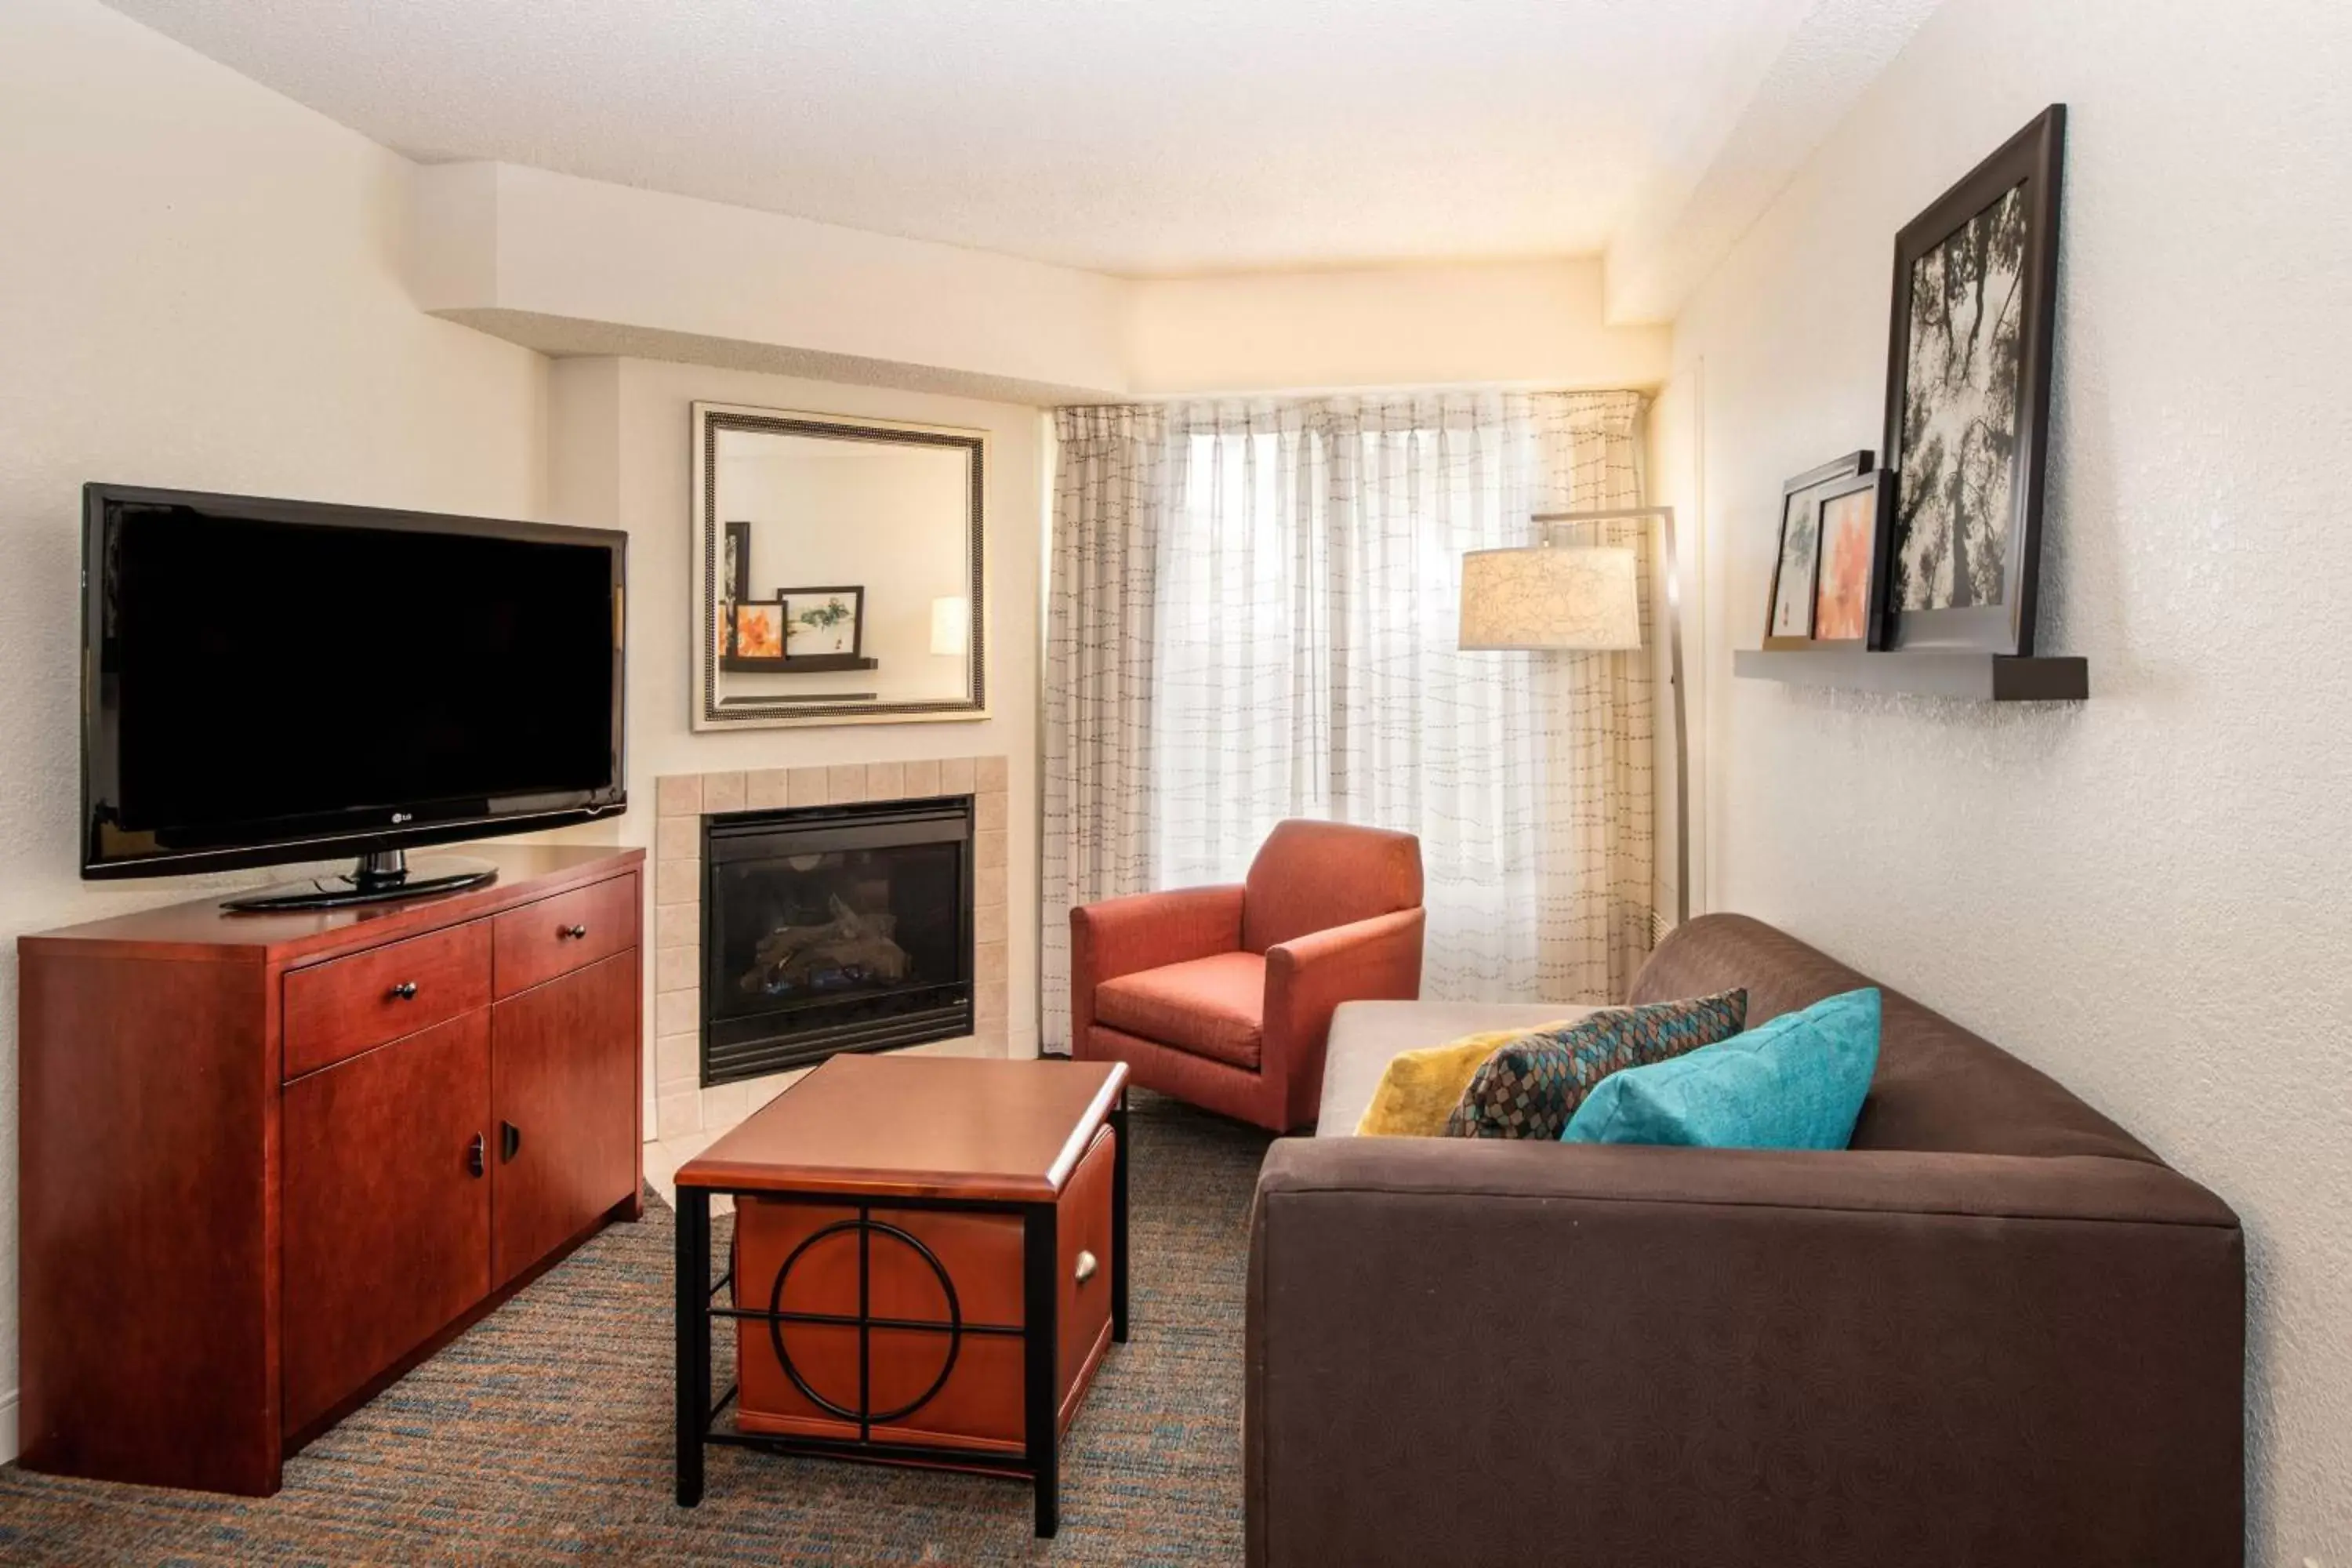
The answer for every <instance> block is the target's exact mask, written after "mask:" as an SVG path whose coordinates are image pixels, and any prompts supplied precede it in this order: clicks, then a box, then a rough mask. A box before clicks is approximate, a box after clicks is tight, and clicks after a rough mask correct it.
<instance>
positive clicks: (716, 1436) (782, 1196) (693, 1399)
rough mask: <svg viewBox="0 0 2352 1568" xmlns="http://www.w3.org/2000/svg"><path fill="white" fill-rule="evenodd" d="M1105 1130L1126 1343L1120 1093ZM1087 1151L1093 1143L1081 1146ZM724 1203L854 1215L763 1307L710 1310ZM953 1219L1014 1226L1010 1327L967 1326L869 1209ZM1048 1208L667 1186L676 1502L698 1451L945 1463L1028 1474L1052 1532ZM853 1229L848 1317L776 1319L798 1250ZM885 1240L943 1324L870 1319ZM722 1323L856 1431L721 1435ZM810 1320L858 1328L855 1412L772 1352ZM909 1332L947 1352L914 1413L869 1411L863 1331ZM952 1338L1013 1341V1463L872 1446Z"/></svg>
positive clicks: (1053, 1229) (691, 1489) (1054, 1252)
mask: <svg viewBox="0 0 2352 1568" xmlns="http://www.w3.org/2000/svg"><path fill="white" fill-rule="evenodd" d="M1107 1120H1108V1124H1109V1127H1110V1129H1111V1135H1112V1138H1113V1140H1114V1142H1113V1147H1112V1151H1111V1194H1110V1337H1111V1341H1112V1342H1113V1343H1115V1344H1125V1343H1126V1342H1127V1096H1126V1095H1125V1094H1124V1093H1122V1094H1121V1095H1120V1096H1119V1097H1118V1100H1116V1101H1114V1102H1113V1103H1112V1106H1111V1110H1110V1113H1109V1116H1108V1119H1107ZM1088 1147H1089V1149H1091V1148H1092V1142H1091V1141H1089V1143H1088ZM719 1194H726V1195H728V1196H730V1197H737V1198H744V1197H749V1198H757V1199H760V1200H762V1201H765V1202H781V1203H794V1204H805V1205H810V1206H812V1207H821V1208H854V1209H856V1211H857V1217H856V1219H855V1220H840V1221H836V1222H835V1223H834V1224H833V1225H830V1226H824V1227H823V1228H822V1229H821V1230H819V1231H818V1232H816V1233H815V1234H814V1235H812V1236H810V1237H806V1238H804V1239H803V1241H802V1242H801V1244H800V1245H799V1246H798V1247H794V1248H793V1252H792V1253H791V1254H790V1255H788V1256H787V1257H786V1258H785V1259H784V1262H783V1265H782V1267H781V1268H778V1270H777V1271H776V1281H775V1284H774V1286H773V1287H772V1289H771V1290H770V1293H769V1305H768V1306H767V1307H766V1308H757V1307H734V1306H720V1305H715V1304H714V1299H715V1298H716V1297H718V1295H719V1292H721V1291H723V1290H725V1289H727V1288H728V1287H729V1286H730V1284H731V1283H733V1281H734V1271H733V1269H732V1268H730V1269H729V1270H728V1271H727V1272H725V1273H723V1274H721V1275H720V1276H719V1279H718V1281H717V1283H715V1284H714V1283H713V1282H712V1280H711V1278H710V1200H711V1198H712V1197H714V1196H716V1195H719ZM910 1210H911V1211H918V1212H920V1211H933V1212H937V1211H940V1210H952V1211H959V1212H962V1213H967V1214H974V1213H976V1214H1010V1215H1019V1216H1020V1219H1021V1236H1022V1258H1021V1262H1022V1283H1021V1299H1022V1311H1021V1318H1022V1322H1021V1326H1020V1327H1019V1328H1013V1327H1009V1326H1000V1325H994V1324H977V1323H966V1322H964V1321H962V1314H961V1308H960V1306H959V1305H958V1302H957V1299H956V1292H955V1284H954V1281H953V1280H952V1279H950V1278H949V1276H948V1274H947V1271H946V1270H945V1268H942V1267H941V1266H940V1262H939V1260H938V1259H937V1258H935V1257H933V1256H932V1255H931V1253H930V1250H929V1248H928V1247H924V1246H923V1244H922V1243H921V1242H920V1241H919V1240H917V1239H916V1238H915V1237H912V1236H910V1235H909V1234H908V1233H907V1232H906V1231H903V1230H900V1229H898V1227H897V1226H892V1225H890V1224H889V1223H888V1220H887V1218H881V1219H877V1217H876V1215H877V1212H878V1213H880V1214H882V1215H886V1216H887V1215H888V1214H890V1213H892V1212H899V1213H904V1212H907V1211H910ZM1059 1220H1060V1208H1059V1205H1058V1202H1041V1203H1023V1202H1020V1201H1017V1200H1013V1199H1004V1198H948V1197H895V1196H893V1197H871V1198H861V1197H858V1196H856V1195H855V1194H846V1193H793V1192H771V1191H766V1190H764V1189H760V1188H743V1187H700V1186H696V1187H689V1186H686V1185H684V1184H680V1185H679V1187H678V1189H677V1501H678V1506H679V1507H681V1508H692V1507H694V1506H695V1505H696V1504H697V1503H699V1502H700V1501H701V1500H702V1458H703V1455H702V1450H703V1447H704V1445H706V1444H709V1443H725V1444H730V1445H732V1446H734V1447H743V1448H758V1449H761V1450H764V1451H766V1452H768V1453H772V1454H785V1455H790V1456H793V1457H794V1458H834V1459H863V1460H867V1461H881V1462H885V1463H900V1464H919V1465H936V1466H944V1467H949V1468H956V1469H962V1470H982V1471H992V1472H997V1473H1001V1474H1003V1475H1008V1476H1025V1477H1028V1478H1029V1479H1031V1480H1032V1482H1033V1483H1034V1488H1035V1491H1036V1500H1037V1533H1038V1535H1039V1536H1041V1537H1044V1536H1051V1535H1052V1534H1053V1533H1054V1532H1055V1530H1056V1529H1057V1528H1058V1527H1059V1525H1060V1522H1061V1398H1060V1388H1059V1384H1060V1382H1061V1376H1060V1368H1061V1340H1060V1330H1061V1324H1060V1313H1061V1237H1060V1234H1059ZM842 1230H854V1231H856V1233H857V1238H858V1259H857V1311H856V1314H855V1315H854V1316H852V1315H848V1314H844V1313H835V1312H787V1311H784V1310H782V1306H781V1300H782V1292H783V1279H784V1276H785V1274H786V1273H788V1272H789V1271H790V1270H791V1268H792V1266H793V1261H794V1260H795V1259H796V1258H798V1257H799V1256H800V1254H801V1253H802V1252H803V1251H804V1250H806V1249H807V1247H810V1246H811V1245H813V1244H814V1242H816V1241H817V1240H818V1239H820V1238H821V1237H825V1236H829V1235H833V1234H835V1233H836V1232H839V1231H842ZM877 1234H882V1235H888V1236H891V1237H894V1238H895V1239H897V1240H898V1241H900V1242H902V1243H904V1244H907V1245H908V1246H911V1247H913V1248H914V1249H915V1250H916V1252H917V1253H918V1254H919V1255H920V1256H921V1257H922V1258H925V1259H926V1260H928V1261H929V1263H930V1266H931V1268H932V1270H933V1271H934V1272H935V1273H936V1274H937V1275H938V1276H939V1279H940V1284H941V1286H942V1288H943V1289H944V1290H945V1292H946V1295H947V1301H948V1321H946V1322H944V1323H940V1322H928V1321H905V1320H899V1319H886V1318H877V1317H875V1316H873V1314H872V1311H871V1310H870V1302H869V1300H868V1296H867V1286H868V1278H867V1272H868V1258H869V1255H870V1248H871V1247H872V1242H873V1237H875V1236H876V1235H877ZM713 1318H729V1319H737V1320H749V1321H761V1322H765V1323H766V1324H767V1325H768V1329H769V1332H770V1333H771V1334H772V1336H773V1337H774V1340H775V1344H776V1348H777V1352H778V1359H779V1360H780V1361H782V1363H783V1366H784V1371H785V1373H786V1374H787V1375H788V1376H790V1377H791V1378H792V1380H793V1384H794V1386H796V1387H797V1388H799V1389H800V1391H801V1393H802V1394H803V1395H805V1396H806V1397H808V1398H809V1399H810V1400H811V1402H812V1403H814V1404H815V1405H818V1406H819V1407H820V1408H821V1409H824V1410H825V1411H827V1412H829V1413H831V1414H833V1415H835V1416H836V1417H837V1418H839V1419H842V1420H855V1421H856V1423H857V1429H858V1435H857V1436H856V1437H855V1438H850V1437H793V1436H783V1435H781V1434H769V1433H759V1432H744V1431H740V1430H737V1431H731V1432H722V1431H718V1430H714V1428H713V1423H715V1422H716V1421H717V1420H718V1419H719V1415H720V1414H721V1413H722V1412H724V1411H725V1410H726V1408H727V1406H728V1405H729V1404H730V1402H732V1401H733V1400H734V1399H735V1397H736V1395H737V1394H739V1393H740V1392H741V1388H740V1384H730V1385H729V1386H728V1388H727V1390H726V1392H725V1393H723V1394H719V1397H718V1398H717V1399H715V1400H714V1399H713V1398H712V1397H711V1395H710V1321H711V1320H712V1319H713ZM788 1322H791V1323H820V1324H831V1325H834V1326H836V1327H843V1328H855V1329H856V1331H857V1408H856V1409H855V1410H851V1409H849V1408H847V1407H845V1406H843V1405H836V1404H835V1403H834V1402H833V1401H831V1400H828V1399H826V1398H824V1396H822V1395H821V1394H817V1393H816V1392H815V1390H814V1389H812V1388H810V1387H809V1386H808V1384H806V1383H805V1382H804V1381H803V1379H802V1377H801V1375H800V1373H799V1372H798V1370H797V1369H796V1368H795V1367H794V1366H793V1360H792V1356H791V1354H790V1352H787V1351H785V1350H784V1348H783V1325H784V1324H785V1323H788ZM877 1328H880V1329H914V1330H921V1331H931V1332H940V1333H945V1334H947V1335H949V1342H948V1356H947V1360H946V1363H945V1364H944V1365H942V1366H941V1367H940V1373H939V1376H938V1377H937V1378H936V1379H935V1380H934V1381H933V1382H932V1384H931V1387H930V1389H929V1391H928V1392H926V1393H925V1394H923V1395H922V1396H921V1397H920V1398H919V1399H917V1400H915V1401H914V1403H913V1404H911V1405H906V1406H904V1407H902V1408H900V1409H898V1410H895V1411H886V1412H882V1413H881V1414H879V1415H877V1413H876V1412H875V1411H874V1409H873V1399H872V1394H871V1381H872V1379H871V1334H872V1331H874V1330H875V1329H877ZM965 1334H1003V1335H1017V1336H1019V1337H1020V1339H1021V1340H1022V1342H1023V1352H1024V1354H1023V1366H1022V1396H1023V1397H1022V1406H1023V1421H1022V1425H1023V1431H1024V1451H1023V1452H1022V1453H1021V1454H1019V1455H1017V1456H1016V1455H1011V1454H992V1453H989V1452H987V1451H985V1450H980V1449H971V1448H956V1447H947V1446H945V1445H930V1444H916V1443H887V1442H876V1441H875V1440H874V1438H873V1436H872V1432H873V1428H874V1426H875V1425H876V1423H877V1421H880V1422H885V1423H887V1422H891V1421H897V1420H899V1419H903V1418H904V1417H905V1416H907V1415H911V1414H913V1413H914V1412H915V1411H916V1410H919V1409H920V1408H921V1407H922V1406H923V1405H926V1404H928V1403H929V1401H930V1399H931V1397H932V1395H933V1394H937V1393H938V1392H939V1391H940V1388H941V1387H943V1386H945V1384H946V1383H947V1379H948V1374H949V1373H950V1372H952V1371H953V1370H954V1367H955V1359H956V1352H957V1349H958V1347H959V1345H960V1344H961V1338H962V1336H963V1335H965Z"/></svg>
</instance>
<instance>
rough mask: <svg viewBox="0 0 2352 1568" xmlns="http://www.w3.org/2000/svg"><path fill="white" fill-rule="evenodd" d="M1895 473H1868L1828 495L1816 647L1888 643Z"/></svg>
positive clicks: (1816, 598) (1820, 531) (1822, 517)
mask: <svg viewBox="0 0 2352 1568" xmlns="http://www.w3.org/2000/svg"><path fill="white" fill-rule="evenodd" d="M1894 485H1895V476H1894V475H1893V474H1891V473H1885V472H1883V471H1882V472H1880V473H1875V474H1862V475H1858V476H1856V477H1855V478H1853V479H1847V480H1844V481H1843V483H1841V484H1839V485H1838V486H1836V487H1835V488H1833V489H1829V490H1827V491H1824V492H1823V493H1822V497H1821V500H1820V502H1819V503H1818V504H1819V507H1820V514H1819V518H1818V525H1817V527H1816V529H1815V532H1816V534H1817V536H1818V538H1819V540H1820V548H1819V552H1818V561H1819V564H1818V566H1817V568H1816V570H1815V579H1816V582H1815V586H1814V590H1813V617H1812V618H1813V640H1812V644H1811V646H1812V647H1843V648H1854V649H1861V648H1875V647H1885V604H1886V563H1887V539H1888V535H1889V533H1890V531H1891V530H1892V527H1893V523H1894V519H1895V507H1894V493H1895V491H1894Z"/></svg>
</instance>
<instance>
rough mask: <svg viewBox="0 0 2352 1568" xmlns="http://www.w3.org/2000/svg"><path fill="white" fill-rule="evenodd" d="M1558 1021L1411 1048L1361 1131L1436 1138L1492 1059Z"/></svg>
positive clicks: (1375, 1096) (1377, 1092) (1377, 1095)
mask: <svg viewBox="0 0 2352 1568" xmlns="http://www.w3.org/2000/svg"><path fill="white" fill-rule="evenodd" d="M1552 1027H1555V1026H1554V1025H1549V1024H1538V1025H1535V1026H1531V1027H1528V1028H1524V1029H1496V1030H1493V1031H1491V1032H1489V1033H1487V1034H1484V1035H1465V1036H1464V1037H1462V1038H1461V1039H1458V1040H1455V1041H1454V1042H1453V1043H1452V1044H1450V1045H1444V1046H1431V1047H1427V1048H1425V1049H1423V1050H1418V1051H1405V1052H1402V1054H1400V1055H1398V1056H1396V1057H1394V1058H1391V1059H1390V1061H1389V1065H1388V1067H1387V1068H1385V1069H1384V1070H1383V1071H1382V1072H1381V1083H1380V1087H1379V1088H1378V1089H1374V1090H1372V1102H1371V1104H1370V1105H1368V1106H1366V1107H1365V1108H1364V1118H1363V1120H1362V1121H1359V1122H1357V1123H1356V1132H1357V1135H1358V1136H1360V1137H1364V1138H1435V1137H1437V1136H1439V1135H1440V1134H1441V1133H1443V1132H1444V1131H1445V1119H1446V1118H1447V1117H1448V1116H1451V1115H1452V1114H1453V1113H1454V1107H1455V1106H1456V1105H1459V1104H1460V1103H1462V1094H1463V1091H1464V1090H1465V1089H1468V1088H1469V1087H1470V1080H1471V1079H1473V1078H1474V1077H1475V1076H1476V1075H1477V1072H1478V1068H1479V1067H1480V1066H1481V1065H1482V1064H1483V1063H1484V1062H1485V1061H1486V1058H1488V1057H1491V1056H1493V1055H1494V1054H1495V1053H1496V1051H1498V1050H1500V1049H1502V1048H1503V1047H1505V1046H1507V1045H1508V1044H1510V1043H1511V1042H1512V1041H1513V1040H1516V1039H1517V1038H1518V1037H1521V1036H1522V1035H1532V1034H1535V1033H1537V1032H1538V1031H1539V1030H1542V1029H1548V1028H1552Z"/></svg>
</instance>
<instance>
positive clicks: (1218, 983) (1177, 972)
mask: <svg viewBox="0 0 2352 1568" xmlns="http://www.w3.org/2000/svg"><path fill="white" fill-rule="evenodd" d="M1095 1016H1096V1017H1097V1019H1099V1020H1100V1021H1101V1022H1103V1023H1105V1024H1107V1025H1108V1026H1110V1027H1112V1028H1114V1029H1123V1030H1125V1031H1126V1032H1127V1033H1129V1034H1130V1035H1139V1036H1141V1037H1143V1038H1145V1039H1147V1040H1157V1041H1159V1042H1160V1044H1161V1045H1165V1046H1174V1047H1178V1048H1179V1049H1181V1050H1187V1051H1190V1052H1192V1054H1193V1055H1194V1056H1202V1057H1207V1058H1211V1059H1212V1060H1214V1061H1221V1062H1228V1063H1231V1064H1232V1065H1233V1066H1234V1067H1237V1068H1253V1069H1255V1068H1256V1067H1257V1065H1258V1058H1259V1056H1260V1054H1261V1053H1262V1052H1263V1050H1264V1048H1265V959H1264V958H1262V957H1260V956H1259V955H1258V954H1256V953H1255V952H1220V953H1214V954H1212V955H1211V956H1209V957H1206V958H1193V959H1187V960H1185V961H1184V962H1183V963H1170V964H1164V965H1162V966H1161V967H1160V968H1158V969H1145V970H1139V971H1138V972H1136V973H1132V974H1122V975H1120V976H1118V978H1117V979H1113V980H1106V981H1104V982H1103V983H1102V984H1099V985H1097V986H1096V987H1095Z"/></svg>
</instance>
